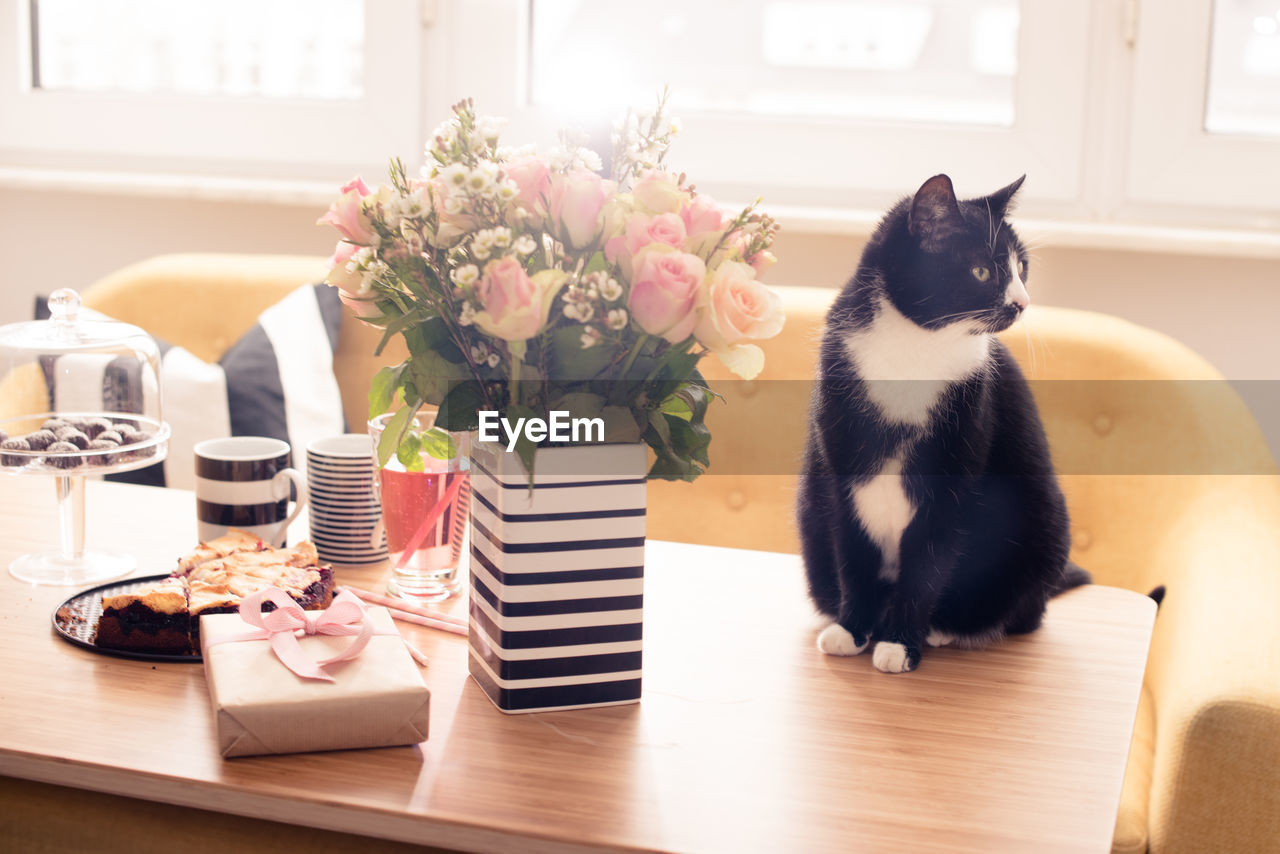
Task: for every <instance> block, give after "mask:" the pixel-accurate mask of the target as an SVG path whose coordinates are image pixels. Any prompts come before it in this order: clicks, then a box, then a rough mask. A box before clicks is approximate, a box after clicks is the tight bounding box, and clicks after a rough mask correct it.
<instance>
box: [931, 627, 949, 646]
mask: <svg viewBox="0 0 1280 854" xmlns="http://www.w3.org/2000/svg"><path fill="white" fill-rule="evenodd" d="M955 639H956V636H955V635H949V634H947V633H946V632H940V631H938V630H937V629H932V630H930V632H929V636H928V637H927V638H925V639H924V642H925V643H927V644H928V645H929V646H946V645H947V644H949V643H951V642H953V641H954V640H955Z"/></svg>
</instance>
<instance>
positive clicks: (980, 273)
mask: <svg viewBox="0 0 1280 854" xmlns="http://www.w3.org/2000/svg"><path fill="white" fill-rule="evenodd" d="M969 272H970V273H973V277H974V278H975V279H977V280H978V281H979V282H985V281H986V280H987V279H990V278H991V268H990V267H970V268H969Z"/></svg>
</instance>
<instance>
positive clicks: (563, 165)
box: [547, 148, 573, 172]
mask: <svg viewBox="0 0 1280 854" xmlns="http://www.w3.org/2000/svg"><path fill="white" fill-rule="evenodd" d="M547 164H548V165H549V166H550V167H551V171H552V172H564V171H565V170H566V169H568V168H569V167H570V166H572V165H573V155H572V154H571V153H569V152H568V151H565V150H564V149H563V148H553V149H552V150H551V153H550V154H548V155H547Z"/></svg>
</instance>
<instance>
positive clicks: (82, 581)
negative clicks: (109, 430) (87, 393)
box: [0, 412, 169, 585]
mask: <svg viewBox="0 0 1280 854" xmlns="http://www.w3.org/2000/svg"><path fill="white" fill-rule="evenodd" d="M95 418H103V419H106V420H108V421H110V422H111V423H112V424H113V425H129V426H131V427H133V429H134V430H135V431H137V432H139V433H141V434H142V435H143V436H144V437H145V438H142V439H140V440H139V441H137V442H134V443H131V444H122V445H119V446H118V447H116V448H112V449H102V450H76V451H66V452H61V453H49V452H48V451H34V450H30V451H21V450H4V451H0V470H3V471H4V472H5V473H7V474H10V475H18V476H27V477H41V478H45V479H48V480H52V481H53V484H54V488H55V491H56V494H57V498H58V516H59V526H60V537H59V540H60V543H59V548H58V549H57V550H56V551H52V550H51V551H47V552H38V553H35V554H27V555H23V556H21V557H19V558H17V559H15V560H14V561H13V563H11V564H9V574H10V575H12V576H13V577H14V578H17V579H19V580H20V581H26V582H29V583H31V584H58V585H86V584H93V583H96V582H100V581H110V580H111V579H113V578H120V577H121V576H125V575H128V574H129V573H131V572H133V571H134V570H135V569H137V566H138V561H137V558H135V557H133V556H132V555H127V554H119V553H116V552H105V551H90V550H87V549H86V548H85V538H84V516H85V511H84V481H85V478H86V477H90V476H94V477H96V476H101V475H104V474H112V473H114V472H124V471H132V470H133V469H138V468H143V467H145V466H149V465H152V464H153V463H158V462H160V461H161V460H163V459H164V458H165V454H166V453H167V451H168V447H169V425H168V424H165V423H162V422H156V421H153V420H151V419H149V418H145V417H143V416H139V415H123V414H121V413H119V412H98V413H81V412H78V413H66V412H58V413H53V412H46V413H40V414H38V415H34V416H22V417H19V418H8V419H4V420H3V421H0V430H3V431H4V432H5V433H7V434H9V435H10V436H14V435H21V434H23V433H30V432H34V431H33V430H30V429H29V428H31V427H33V426H35V427H36V428H38V427H39V425H40V424H41V423H43V422H45V421H46V420H49V419H58V420H64V421H66V420H72V421H89V420H90V419H95Z"/></svg>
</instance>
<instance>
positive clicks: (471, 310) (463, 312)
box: [458, 302, 476, 326]
mask: <svg viewBox="0 0 1280 854" xmlns="http://www.w3.org/2000/svg"><path fill="white" fill-rule="evenodd" d="M475 319H476V309H475V306H473V305H472V304H471V303H470V302H463V303H462V308H461V309H459V310H458V325H459V326H470V325H471V324H472V323H474V322H475Z"/></svg>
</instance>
